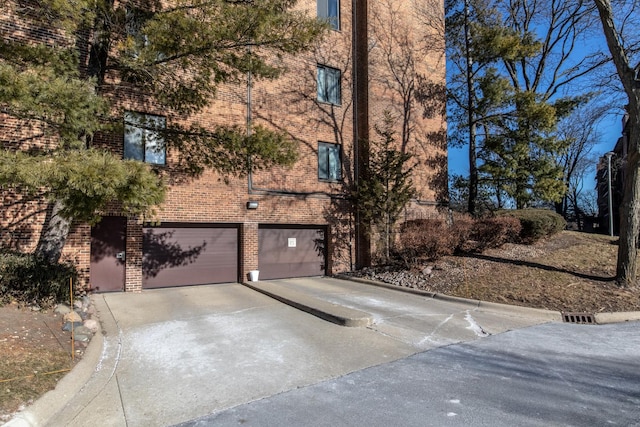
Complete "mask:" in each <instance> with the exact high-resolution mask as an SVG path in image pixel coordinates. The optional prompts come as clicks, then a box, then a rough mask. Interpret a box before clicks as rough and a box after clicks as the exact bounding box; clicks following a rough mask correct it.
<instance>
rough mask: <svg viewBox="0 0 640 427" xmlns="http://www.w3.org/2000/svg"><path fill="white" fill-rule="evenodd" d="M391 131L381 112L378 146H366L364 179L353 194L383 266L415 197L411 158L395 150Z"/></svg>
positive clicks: (391, 122)
mask: <svg viewBox="0 0 640 427" xmlns="http://www.w3.org/2000/svg"><path fill="white" fill-rule="evenodd" d="M393 127H394V121H393V119H392V117H391V115H390V113H389V112H385V115H384V121H383V123H382V125H381V126H375V130H376V133H377V134H378V136H379V137H380V140H379V143H378V144H376V143H372V144H370V147H371V153H370V158H369V169H368V173H367V178H366V179H364V180H363V181H362V182H361V183H360V184H359V186H358V188H357V189H356V190H355V192H354V198H355V203H356V204H357V205H358V206H359V208H360V209H361V212H362V215H363V217H364V218H363V219H364V221H365V222H366V223H368V224H371V226H372V230H373V231H375V232H376V233H377V236H378V239H379V242H380V246H381V248H382V250H381V252H382V253H383V256H384V260H385V262H386V261H388V260H389V259H390V252H391V247H392V245H393V230H394V226H395V224H396V223H397V222H398V219H399V218H400V214H401V212H402V210H403V209H404V207H405V206H406V205H407V203H408V202H409V201H410V200H411V198H412V197H414V196H415V193H416V191H415V187H414V185H413V182H412V180H411V175H412V173H413V169H414V166H410V165H409V162H410V160H411V159H412V158H413V155H412V154H410V153H404V152H402V151H400V150H398V149H396V146H397V145H398V144H397V142H396V139H395V132H394V131H393Z"/></svg>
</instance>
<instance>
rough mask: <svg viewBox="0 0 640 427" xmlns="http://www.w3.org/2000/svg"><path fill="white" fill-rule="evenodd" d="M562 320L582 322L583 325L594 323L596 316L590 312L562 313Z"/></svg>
mask: <svg viewBox="0 0 640 427" xmlns="http://www.w3.org/2000/svg"><path fill="white" fill-rule="evenodd" d="M562 320H563V321H564V322H565V323H582V324H585V325H595V323H596V316H595V315H593V314H590V313H562Z"/></svg>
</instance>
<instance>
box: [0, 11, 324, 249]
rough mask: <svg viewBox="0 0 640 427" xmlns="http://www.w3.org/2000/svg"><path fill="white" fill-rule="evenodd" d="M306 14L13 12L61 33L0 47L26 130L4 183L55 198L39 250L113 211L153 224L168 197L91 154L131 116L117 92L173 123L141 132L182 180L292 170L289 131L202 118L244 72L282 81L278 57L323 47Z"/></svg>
mask: <svg viewBox="0 0 640 427" xmlns="http://www.w3.org/2000/svg"><path fill="white" fill-rule="evenodd" d="M296 3H297V0H243V1H236V0H175V1H172V2H169V3H166V2H159V1H154V0H143V1H134V0H131V1H128V0H124V1H118V2H116V1H114V0H97V1H95V0H92V1H89V0H78V1H73V2H67V1H59V0H37V1H31V2H3V3H2V5H1V6H0V8H1V10H2V11H3V14H5V15H6V16H12V17H15V19H16V20H18V22H19V23H20V25H24V26H26V27H28V28H34V29H36V30H37V29H43V30H44V31H45V32H49V33H51V34H52V37H50V38H47V39H43V40H27V39H21V38H20V37H19V36H14V35H13V34H3V38H2V42H0V111H1V112H2V113H3V114H4V116H5V119H6V120H7V121H8V122H11V123H16V126H15V127H14V132H13V134H11V135H8V136H7V135H5V136H4V138H5V139H8V141H7V142H8V143H5V144H3V145H4V146H5V147H9V148H3V149H2V150H1V151H0V186H1V188H3V189H11V190H12V191H14V192H17V193H20V194H32V195H33V194H39V195H42V196H46V197H47V198H48V199H49V200H50V201H51V206H50V209H49V215H48V216H47V221H46V222H47V223H46V224H45V225H44V228H43V232H42V235H41V239H40V243H39V245H38V252H39V253H40V254H42V255H44V256H46V257H47V258H49V259H51V260H56V259H58V258H59V256H60V253H61V250H62V247H63V246H64V242H65V239H66V235H67V234H68V230H69V224H70V222H71V221H72V220H78V221H90V222H95V221H97V220H99V218H100V212H101V211H102V210H103V209H104V208H105V206H106V205H107V204H108V203H111V202H117V203H119V205H121V206H122V209H123V212H124V213H125V214H144V213H148V212H149V211H150V210H151V209H152V207H153V206H155V205H157V204H158V203H160V202H161V201H162V200H163V197H164V194H165V187H164V184H163V180H162V176H159V175H161V173H160V174H158V173H157V171H155V172H154V171H153V170H152V169H151V168H150V167H148V166H147V165H145V164H140V163H137V162H133V161H128V160H123V159H122V158H121V157H120V156H117V155H114V154H112V153H109V152H106V151H104V150H102V149H100V148H99V147H96V145H95V144H94V136H95V135H96V134H98V133H100V132H115V133H119V134H122V131H123V128H122V126H123V125H122V121H123V119H122V118H123V116H124V115H123V109H122V106H121V105H118V104H117V103H116V102H114V94H117V93H126V95H127V96H130V97H131V99H136V100H138V101H141V102H143V103H144V104H149V105H153V106H154V107H155V108H157V109H161V110H162V111H163V112H165V113H166V116H167V117H168V118H169V121H168V123H167V126H166V127H162V128H157V127H155V126H153V125H152V124H143V125H142V126H143V127H149V128H151V130H153V131H154V132H156V133H157V134H159V135H161V138H162V140H163V142H164V144H165V146H166V148H167V150H168V151H172V152H174V153H175V154H176V155H177V159H178V160H177V164H176V165H175V166H176V167H175V169H177V170H178V171H180V172H181V173H186V174H189V175H190V176H197V175H198V174H201V173H202V172H203V171H204V170H205V169H213V170H216V171H218V172H220V173H221V174H223V175H225V176H231V175H242V174H244V173H247V172H248V171H249V170H251V169H253V170H256V169H262V168H268V167H271V166H273V165H276V164H281V165H288V164H292V163H293V162H294V161H295V159H296V151H295V144H294V143H293V142H292V141H290V140H288V139H287V138H286V137H285V136H284V134H283V133H279V132H273V131H270V130H267V129H264V128H256V129H254V130H253V131H252V132H251V133H250V134H249V133H247V132H246V129H240V128H238V127H229V126H219V127H216V128H210V127H205V126H203V125H201V124H200V123H198V121H197V113H199V112H200V111H202V110H203V109H204V108H206V107H207V106H208V105H209V104H210V102H211V101H212V100H213V99H214V98H215V96H216V89H217V88H218V86H219V85H220V84H223V83H227V82H237V81H239V80H240V79H241V78H243V76H245V75H246V74H247V73H251V74H252V76H253V77H254V78H256V79H259V78H264V79H275V78H277V77H278V76H279V75H280V74H282V72H283V71H284V69H285V67H284V63H283V61H281V55H283V54H295V53H299V52H302V51H305V50H307V49H309V48H311V47H312V46H313V44H314V43H315V42H316V41H317V40H318V39H319V38H320V37H321V36H322V34H323V33H324V31H325V30H326V29H327V24H326V23H321V22H319V21H318V20H317V19H316V18H315V17H314V16H307V14H305V13H303V12H301V11H296V10H295V8H294V6H295V5H296ZM7 28H8V29H6V30H4V31H10V27H7ZM119 91H120V92H119ZM171 119H176V120H171ZM183 123H189V125H185V124H183ZM126 124H129V125H136V126H141V124H140V123H138V122H136V123H126ZM30 134H31V135H39V136H40V137H41V138H40V140H39V141H41V142H44V144H40V145H37V146H31V147H28V145H27V144H24V143H23V142H24V141H22V140H21V139H20V138H24V137H25V135H27V136H28V135H30ZM27 142H28V141H27ZM25 148H31V149H30V150H28V151H26V150H24V149H25ZM16 151H20V152H16Z"/></svg>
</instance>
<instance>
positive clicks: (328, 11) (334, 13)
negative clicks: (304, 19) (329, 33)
mask: <svg viewBox="0 0 640 427" xmlns="http://www.w3.org/2000/svg"><path fill="white" fill-rule="evenodd" d="M318 18H322V19H326V20H327V21H328V22H329V24H330V25H331V28H333V29H334V30H339V29H340V0H318Z"/></svg>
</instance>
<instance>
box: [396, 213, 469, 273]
mask: <svg viewBox="0 0 640 427" xmlns="http://www.w3.org/2000/svg"><path fill="white" fill-rule="evenodd" d="M457 245H458V237H457V236H456V235H455V234H454V233H452V232H451V229H450V228H449V226H447V224H446V223H445V222H444V221H443V220H441V219H416V220H411V221H407V222H405V223H404V224H402V227H401V230H400V250H399V253H398V255H399V256H400V257H401V258H402V259H403V260H404V261H405V262H407V263H412V262H414V261H415V260H417V259H419V258H426V259H438V258H440V257H442V256H445V255H451V254H452V253H453V252H454V250H455V248H456V246H457Z"/></svg>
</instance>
